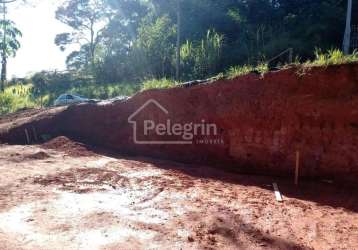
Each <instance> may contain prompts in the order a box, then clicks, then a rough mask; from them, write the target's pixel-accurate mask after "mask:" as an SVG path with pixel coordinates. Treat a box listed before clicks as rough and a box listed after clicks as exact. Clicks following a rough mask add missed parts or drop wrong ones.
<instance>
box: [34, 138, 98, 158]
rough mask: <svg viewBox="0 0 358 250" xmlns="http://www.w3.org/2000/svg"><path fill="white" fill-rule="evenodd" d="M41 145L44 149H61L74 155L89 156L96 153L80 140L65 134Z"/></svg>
mask: <svg viewBox="0 0 358 250" xmlns="http://www.w3.org/2000/svg"><path fill="white" fill-rule="evenodd" d="M41 147H42V148H44V149H53V150H57V151H61V152H64V153H66V154H67V155H69V156H73V157H89V156H94V155H95V153H93V152H92V151H90V149H89V148H88V146H86V145H84V144H82V143H79V142H75V141H73V140H71V139H69V138H68V137H65V136H59V137H56V138H54V139H52V140H50V141H48V142H46V143H44V144H42V146H41Z"/></svg>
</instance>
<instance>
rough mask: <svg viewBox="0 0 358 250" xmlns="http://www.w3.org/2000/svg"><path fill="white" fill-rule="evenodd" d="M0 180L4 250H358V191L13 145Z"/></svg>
mask: <svg viewBox="0 0 358 250" xmlns="http://www.w3.org/2000/svg"><path fill="white" fill-rule="evenodd" d="M66 141H67V142H68V140H66ZM72 143H73V144H75V143H74V142H72ZM38 154H41V155H45V154H46V157H43V158H42V157H39V158H29V157H28V156H29V155H38ZM88 155H91V152H88ZM17 159H22V160H21V161H18V160H17ZM0 173H1V175H0V249H4V250H7V249H9V250H10V249H11V250H13V249H29V250H32V249H33V250H35V249H36V250H37V249H51V250H53V249H113V250H114V249H115V250H118V249H285V250H286V249H358V190H357V189H352V188H350V189H346V188H344V187H342V186H336V184H335V183H333V184H330V183H324V182H307V181H304V182H301V184H300V186H299V187H295V186H294V185H292V183H291V181H288V180H287V179H279V178H271V177H260V176H245V175H238V174H229V173H227V172H223V171H221V170H218V169H214V168H211V167H206V166H196V165H184V164H178V163H173V162H169V161H158V160H152V159H145V158H123V157H116V156H112V157H109V156H104V155H100V154H92V156H90V157H89V156H88V157H72V156H71V154H68V152H66V153H64V152H63V150H61V149H60V151H54V150H50V149H44V148H43V147H39V146H9V145H0ZM273 182H277V183H278V186H279V189H280V191H281V192H282V194H283V196H284V201H283V202H282V203H279V202H277V201H276V200H275V195H274V192H273V190H272V183H273Z"/></svg>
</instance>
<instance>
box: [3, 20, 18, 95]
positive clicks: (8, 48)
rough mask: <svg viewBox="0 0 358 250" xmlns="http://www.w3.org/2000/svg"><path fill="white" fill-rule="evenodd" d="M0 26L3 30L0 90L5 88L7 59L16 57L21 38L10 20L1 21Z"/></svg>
mask: <svg viewBox="0 0 358 250" xmlns="http://www.w3.org/2000/svg"><path fill="white" fill-rule="evenodd" d="M0 26H1V27H3V29H2V30H1V31H0V37H1V38H2V39H1V40H0V48H1V57H2V63H1V66H2V67H1V90H2V91H3V90H4V88H5V81H6V78H7V58H9V57H14V56H16V52H17V50H18V49H19V48H20V42H19V41H18V38H19V37H21V36H22V33H21V31H20V30H19V29H18V28H16V26H15V23H14V22H13V21H10V20H1V21H0Z"/></svg>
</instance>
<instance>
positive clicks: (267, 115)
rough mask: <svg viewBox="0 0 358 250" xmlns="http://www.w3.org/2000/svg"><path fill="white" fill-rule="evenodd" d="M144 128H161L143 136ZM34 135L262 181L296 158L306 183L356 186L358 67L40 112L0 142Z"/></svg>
mask: <svg viewBox="0 0 358 250" xmlns="http://www.w3.org/2000/svg"><path fill="white" fill-rule="evenodd" d="M143 105H144V106H143ZM159 106H160V107H159ZM137 111H138V112H137ZM133 114H136V115H135V117H133V119H132V120H130V121H131V122H129V121H128V118H131V116H132V115H133ZM148 121H152V123H150V124H151V125H153V124H155V125H158V124H163V126H165V128H163V129H161V130H160V129H159V130H158V131H156V130H155V129H154V128H153V129H151V130H150V131H149V130H148V127H147V130H145V126H146V125H148V124H149V123H148ZM168 121H169V122H168ZM0 122H1V120H0ZM146 122H147V123H146ZM134 124H135V125H136V126H134ZM174 124H179V125H182V126H183V127H184V125H185V124H192V126H194V125H195V124H199V125H200V124H202V125H206V124H213V125H215V127H216V131H215V132H216V133H212V134H210V133H209V134H203V133H200V131H201V128H202V127H198V129H197V131H196V132H198V131H199V133H196V135H194V136H193V137H192V138H191V137H190V136H189V137H186V138H183V137H184V132H185V131H182V133H181V134H180V133H177V134H178V135H175V134H176V133H173V126H174ZM33 127H34V128H35V130H36V133H37V134H39V135H41V134H50V135H52V136H58V135H66V136H70V137H72V138H76V139H78V140H81V141H83V142H86V143H89V144H92V145H97V146H102V147H106V148H110V149H114V150H116V151H117V152H121V153H126V154H132V155H133V154H135V155H142V156H150V157H157V158H164V159H171V160H176V161H180V162H188V163H203V164H211V165H214V166H217V167H218V168H230V169H235V170H238V171H241V172H249V173H259V174H265V175H292V173H293V171H294V164H295V155H296V151H297V150H298V151H300V155H301V159H300V160H301V175H302V176H309V177H316V176H319V177H325V178H326V177H327V178H328V177H329V178H335V179H340V180H347V179H349V180H357V179H358V155H357V152H358V65H357V64H349V65H338V66H329V67H325V68H324V67H314V68H290V69H286V70H282V71H278V72H270V73H267V74H265V75H264V76H260V75H255V74H250V75H246V76H242V77H238V78H236V79H233V80H220V81H217V82H214V83H211V84H207V85H197V86H193V87H188V88H172V89H166V90H149V91H144V92H141V93H138V94H137V95H135V96H134V97H132V98H130V99H129V100H127V101H125V102H112V103H100V104H98V105H77V106H71V107H68V108H59V109H52V110H45V111H39V113H36V114H35V115H31V116H28V117H25V118H24V117H18V118H16V119H14V120H11V121H8V120H7V122H6V123H4V122H2V124H0V140H1V141H3V142H8V143H15V144H24V143H26V137H25V134H24V129H25V128H27V130H28V131H32V130H33V129H32V128H33ZM168 127H169V129H168ZM188 128H189V127H188ZM205 128H207V127H205ZM145 131H146V132H148V133H143V132H145ZM158 132H160V133H158ZM174 132H175V131H174ZM186 132H188V133H189V135H190V133H192V132H193V127H192V130H191V131H189V129H188V131H186ZM30 134H31V133H30ZM30 136H32V137H33V138H34V137H35V136H33V135H32V134H31V135H30ZM135 140H137V142H139V144H138V143H135ZM178 141H179V142H185V143H182V144H180V143H177V144H173V143H172V142H178ZM156 142H162V143H159V144H158V143H156Z"/></svg>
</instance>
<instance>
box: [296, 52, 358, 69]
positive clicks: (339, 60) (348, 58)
mask: <svg viewBox="0 0 358 250" xmlns="http://www.w3.org/2000/svg"><path fill="white" fill-rule="evenodd" d="M354 62H358V51H353V53H352V54H349V55H345V54H344V53H343V52H342V51H341V50H339V49H331V50H328V51H327V52H326V53H324V52H322V50H320V49H316V51H315V60H313V61H307V62H305V63H304V64H303V65H304V66H328V65H337V64H347V63H354Z"/></svg>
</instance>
